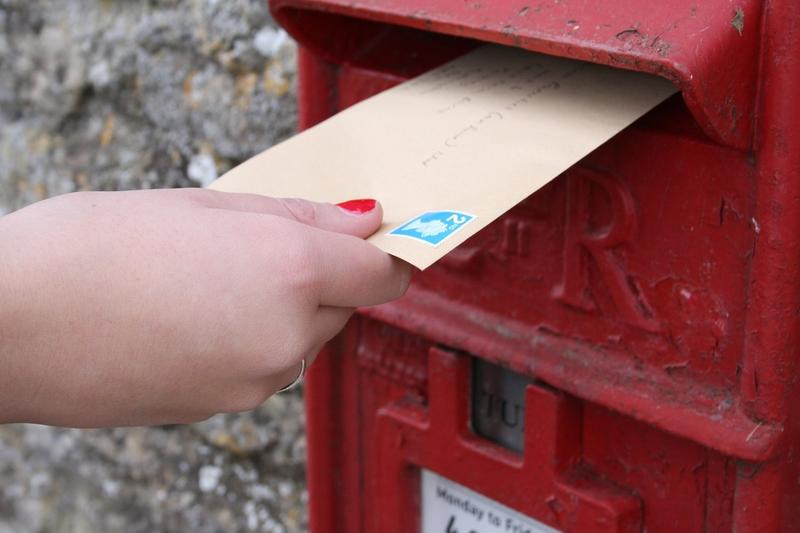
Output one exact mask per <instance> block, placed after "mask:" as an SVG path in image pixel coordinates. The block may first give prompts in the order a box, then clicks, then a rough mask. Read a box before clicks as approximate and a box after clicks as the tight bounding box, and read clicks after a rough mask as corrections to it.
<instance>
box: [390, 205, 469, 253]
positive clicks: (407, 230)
mask: <svg viewBox="0 0 800 533" xmlns="http://www.w3.org/2000/svg"><path fill="white" fill-rule="evenodd" d="M473 220H475V215H470V214H468V213H462V212H461V211H428V212H427V213H422V214H421V215H419V216H416V217H414V218H412V219H411V220H409V221H408V222H406V223H405V224H403V225H402V226H398V227H396V228H395V229H393V230H392V231H390V232H389V235H399V236H401V237H409V238H411V239H414V240H417V241H422V242H424V243H427V244H430V245H431V246H439V245H440V244H441V243H442V242H444V240H445V239H447V238H448V237H450V236H451V235H452V234H454V233H455V232H457V231H458V230H460V229H461V228H463V227H464V226H466V225H467V224H469V223H470V222H472V221H473Z"/></svg>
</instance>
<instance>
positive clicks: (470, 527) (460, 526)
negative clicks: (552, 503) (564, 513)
mask: <svg viewBox="0 0 800 533" xmlns="http://www.w3.org/2000/svg"><path fill="white" fill-rule="evenodd" d="M421 478H422V481H421V485H422V486H421V490H422V527H421V528H420V531H421V533H559V531H558V530H557V529H553V528H552V527H550V526H547V525H545V524H543V523H541V522H539V521H538V520H534V519H533V518H530V517H528V516H525V515H523V514H521V513H518V512H517V511H515V510H513V509H511V508H509V507H506V506H505V505H503V504H501V503H498V502H496V501H494V500H491V499H489V498H487V497H486V496H483V495H482V494H478V493H477V492H475V491H473V490H470V489H468V488H467V487H464V486H463V485H459V484H458V483H456V482H454V481H450V480H449V479H447V478H443V477H442V476H440V475H438V474H435V473H434V472H431V471H430V470H423V471H422V476H421Z"/></svg>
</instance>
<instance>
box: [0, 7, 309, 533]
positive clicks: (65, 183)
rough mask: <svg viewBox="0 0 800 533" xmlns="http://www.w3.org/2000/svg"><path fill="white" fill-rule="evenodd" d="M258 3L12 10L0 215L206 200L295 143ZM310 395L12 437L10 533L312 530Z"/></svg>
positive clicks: (5, 519)
mask: <svg viewBox="0 0 800 533" xmlns="http://www.w3.org/2000/svg"><path fill="white" fill-rule="evenodd" d="M294 85H295V47H294V43H293V42H292V41H291V39H289V38H288V37H287V36H286V34H285V33H284V32H282V31H281V30H278V29H277V28H276V27H275V25H274V23H273V21H272V20H271V19H270V17H269V13H268V11H267V9H266V5H265V3H264V1H263V0H149V1H145V0H141V1H139V0H0V214H2V213H5V212H9V211H12V210H14V209H16V208H19V207H22V206H24V205H26V204H28V203H31V202H34V201H36V200H40V199H42V198H46V197H48V196H51V195H55V194H60V193H64V192H69V191H76V190H85V189H93V190H112V189H133V188H151V187H153V188H154V187H184V186H197V185H203V184H206V183H208V182H209V181H210V180H213V179H214V178H215V177H216V176H217V175H219V174H220V173H222V172H224V171H225V170H227V169H228V168H230V167H231V166H233V165H236V164H237V163H239V162H241V161H243V160H245V159H247V158H248V157H250V156H251V155H253V154H255V153H257V152H259V151H261V150H263V149H264V148H266V147H268V146H270V145H271V144H273V143H275V142H276V141H279V140H281V139H282V138H285V137H287V136H288V135H290V134H291V133H292V132H293V130H294V124H295V107H294V94H293V93H294ZM302 428H303V422H302V404H301V402H300V397H299V395H298V394H294V395H288V396H280V397H276V398H273V399H271V400H270V401H269V402H267V403H266V404H265V405H264V406H262V407H261V408H260V409H258V410H257V411H255V412H253V413H248V414H243V415H225V416H219V417H215V418H212V419H211V420H208V421H206V422H204V423H201V424H195V425H191V426H171V427H159V428H132V429H114V430H92V431H79V430H66V429H54V428H48V427H42V426H26V425H8V426H0V532H6V531H8V532H11V531H13V532H19V531H31V532H38V531H59V532H61V531H63V532H83V531H104V532H105V531H126V532H127V531H132V532H136V531H142V532H151V531H200V532H202V531H255V530H259V531H305V530H306V514H305V500H306V495H305V494H306V493H305V488H304V484H303V475H304V456H305V440H304V434H303V430H302Z"/></svg>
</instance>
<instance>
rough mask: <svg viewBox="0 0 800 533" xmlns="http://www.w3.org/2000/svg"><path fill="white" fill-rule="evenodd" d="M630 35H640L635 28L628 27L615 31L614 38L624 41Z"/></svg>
mask: <svg viewBox="0 0 800 533" xmlns="http://www.w3.org/2000/svg"><path fill="white" fill-rule="evenodd" d="M631 35H641V33H640V32H639V30H638V29H637V28H628V29H627V30H622V31H621V32H619V33H617V35H616V38H617V39H619V40H620V41H624V40H625V39H627V38H628V37H629V36H631Z"/></svg>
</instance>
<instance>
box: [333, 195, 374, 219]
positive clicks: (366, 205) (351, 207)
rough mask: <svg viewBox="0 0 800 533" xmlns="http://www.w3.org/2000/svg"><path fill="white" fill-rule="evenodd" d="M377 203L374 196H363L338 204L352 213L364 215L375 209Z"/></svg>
mask: <svg viewBox="0 0 800 533" xmlns="http://www.w3.org/2000/svg"><path fill="white" fill-rule="evenodd" d="M377 204H378V202H377V201H375V200H373V199H372V198H361V199H359V200H348V201H346V202H342V203H340V204H336V205H337V206H339V207H340V208H342V209H344V210H345V211H347V212H348V213H350V214H353V215H363V214H365V213H369V212H370V211H372V210H373V209H375V206H376V205H377Z"/></svg>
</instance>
